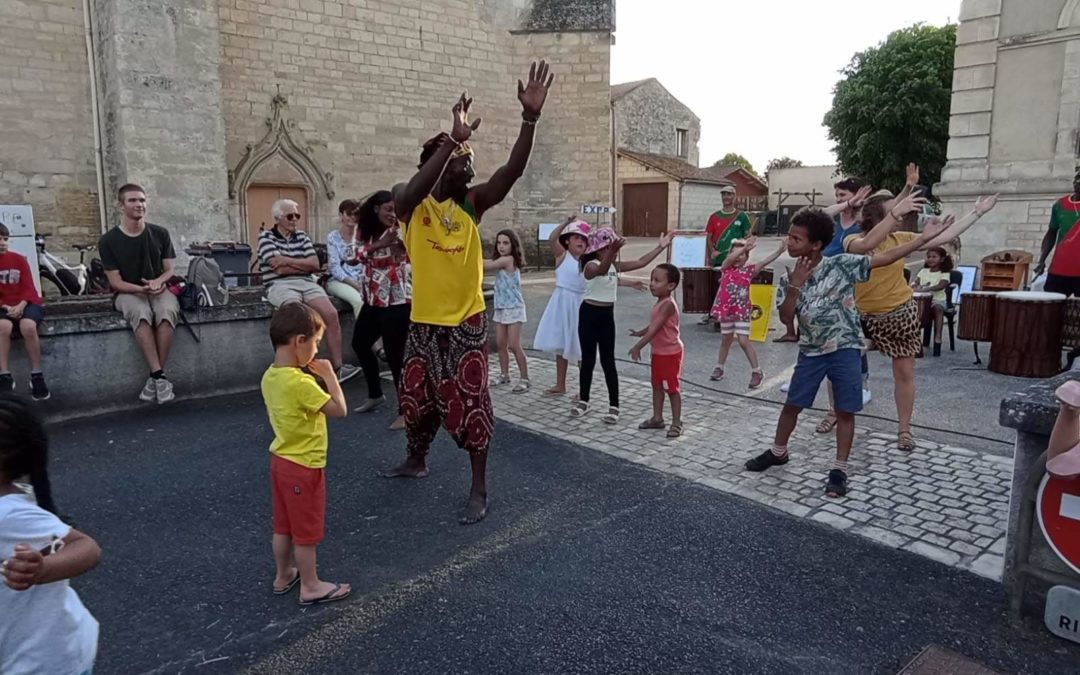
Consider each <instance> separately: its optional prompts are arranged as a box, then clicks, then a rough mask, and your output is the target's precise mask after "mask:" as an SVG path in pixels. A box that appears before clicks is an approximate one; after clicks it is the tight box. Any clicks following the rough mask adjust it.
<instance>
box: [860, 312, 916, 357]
mask: <svg viewBox="0 0 1080 675" xmlns="http://www.w3.org/2000/svg"><path fill="white" fill-rule="evenodd" d="M862 324H863V331H864V332H865V333H866V337H867V338H868V339H869V340H871V341H872V342H873V343H874V346H875V347H877V349H878V351H880V352H881V353H882V354H884V355H885V356H888V357H889V358H891V359H903V358H913V357H916V356H918V355H919V354H921V353H922V335H921V334H920V333H921V331H920V329H919V306H918V305H917V304H916V303H915V299H914V298H912V299H911V300H908V301H907V302H905V303H904V304H903V305H900V306H899V307H897V308H896V309H894V310H893V311H891V312H888V313H887V314H863V316H862Z"/></svg>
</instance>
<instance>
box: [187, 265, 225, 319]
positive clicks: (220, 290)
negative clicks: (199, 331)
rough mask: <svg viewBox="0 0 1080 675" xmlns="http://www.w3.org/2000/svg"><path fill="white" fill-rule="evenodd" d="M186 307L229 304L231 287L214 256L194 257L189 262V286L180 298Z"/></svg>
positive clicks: (196, 307) (199, 307)
mask: <svg viewBox="0 0 1080 675" xmlns="http://www.w3.org/2000/svg"><path fill="white" fill-rule="evenodd" d="M180 300H181V303H180V304H181V306H182V307H183V306H184V305H188V307H184V309H202V308H203V307H217V306H220V305H225V304H228V302H229V287H228V286H227V285H226V284H225V275H224V274H222V273H221V268H220V267H218V264H217V263H216V262H214V260H213V259H212V258H205V257H202V256H197V257H193V258H192V259H191V262H190V263H188V271H187V286H186V287H185V289H184V293H183V295H182V296H181V298H180Z"/></svg>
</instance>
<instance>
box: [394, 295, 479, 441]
mask: <svg viewBox="0 0 1080 675" xmlns="http://www.w3.org/2000/svg"><path fill="white" fill-rule="evenodd" d="M401 408H402V413H403V414H404V415H405V433H406V436H407V438H408V447H409V455H410V456H421V457H422V456H425V455H427V453H428V450H429V449H430V448H431V442H432V441H433V440H435V434H437V433H438V431H439V425H440V424H441V425H442V426H443V427H445V428H446V431H447V432H448V433H449V434H450V436H451V437H452V438H453V439H454V441H455V442H456V443H457V444H458V447H459V448H462V449H464V450H468V451H469V452H484V451H486V450H487V449H488V445H490V444H491V437H492V434H493V432H494V430H495V413H494V411H493V410H492V408H491V395H490V393H489V391H488V349H487V317H486V315H485V314H484V313H483V312H480V313H478V314H475V315H473V316H471V317H469V318H467V319H465V321H463V322H462V323H461V324H459V325H457V326H433V325H431V324H424V323H413V324H410V325H409V337H408V340H407V341H406V344H405V366H404V368H403V369H402V374H401Z"/></svg>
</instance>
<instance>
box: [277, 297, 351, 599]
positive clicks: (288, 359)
mask: <svg viewBox="0 0 1080 675" xmlns="http://www.w3.org/2000/svg"><path fill="white" fill-rule="evenodd" d="M325 327H326V326H325V324H323V321H322V319H321V318H320V317H319V315H318V313H316V312H315V310H313V309H311V308H310V307H308V306H307V305H305V304H303V303H300V302H290V303H288V304H286V305H283V306H282V307H281V308H280V309H278V310H277V311H276V312H274V316H273V318H271V319H270V340H271V342H273V344H274V363H273V364H272V365H271V366H270V367H269V368H268V369H267V370H266V373H265V374H264V375H263V378H262V395H263V401H264V402H265V403H266V414H267V415H268V416H269V417H270V426H271V427H272V428H273V430H274V441H273V442H272V443H271V444H270V453H271V454H270V493H271V496H272V498H273V514H274V543H273V547H274V563H275V564H276V565H277V576H276V577H275V578H274V586H273V588H274V595H285V594H287V593H288V592H289V591H291V590H292V588H293V586H295V585H296V584H297V583H299V584H300V604H301V605H316V604H321V603H326V602H334V601H335V600H343V599H344V598H347V597H348V596H349V594H350V593H351V592H352V589H351V588H350V587H349V585H348V584H334V583H330V582H327V581H321V580H319V575H318V572H317V569H316V565H315V547H316V546H317V545H318V544H319V542H320V541H322V539H323V525H324V518H325V514H326V448H327V445H328V438H327V433H326V417H327V415H329V416H331V417H345V413H346V411H347V408H346V407H345V394H343V393H342V391H341V385H340V384H339V383H338V380H337V377H336V376H335V374H334V367H333V366H332V365H331V364H330V362H329V361H326V360H324V359H316V358H315V354H316V353H317V352H318V351H319V342H320V341H321V340H322V336H323V330H324V329H325ZM309 373H313V374H314V375H318V376H319V377H320V378H322V380H323V382H325V383H326V387H327V389H329V391H330V393H329V394H327V393H326V392H325V391H323V389H322V388H321V387H319V383H318V382H317V381H316V380H315V378H314V377H312V375H311V374H309ZM294 560H295V561H296V564H295V566H293V561H294Z"/></svg>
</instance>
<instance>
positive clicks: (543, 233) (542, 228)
mask: <svg viewBox="0 0 1080 675" xmlns="http://www.w3.org/2000/svg"><path fill="white" fill-rule="evenodd" d="M560 224H561V223H540V224H539V225H538V226H537V228H536V239H537V240H538V241H547V240H548V239H551V233H552V232H554V231H555V228H557V227H558V226H559V225H560Z"/></svg>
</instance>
